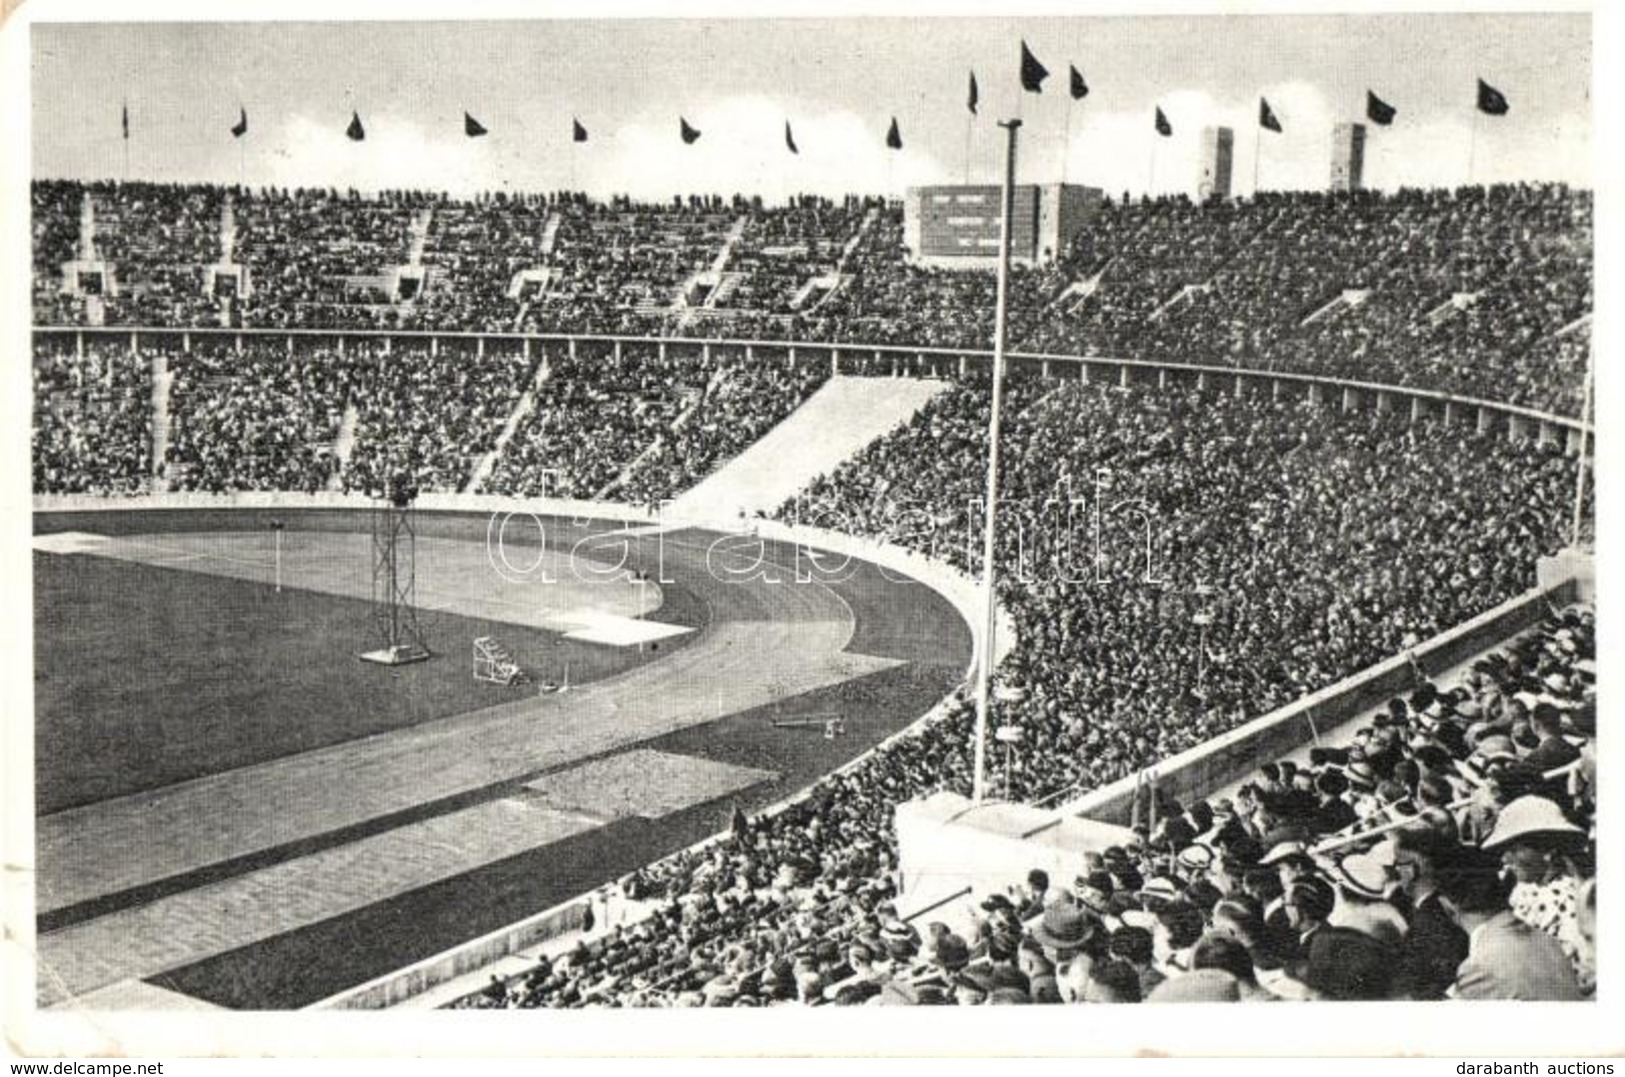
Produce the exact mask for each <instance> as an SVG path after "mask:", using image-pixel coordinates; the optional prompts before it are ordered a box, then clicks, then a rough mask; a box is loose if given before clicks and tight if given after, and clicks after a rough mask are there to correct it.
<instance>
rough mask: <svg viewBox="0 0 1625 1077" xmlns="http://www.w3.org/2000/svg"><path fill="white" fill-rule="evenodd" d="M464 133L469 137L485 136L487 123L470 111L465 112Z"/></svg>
mask: <svg viewBox="0 0 1625 1077" xmlns="http://www.w3.org/2000/svg"><path fill="white" fill-rule="evenodd" d="M463 134H465V135H467V136H468V137H469V138H483V137H484V136H485V134H486V130H485V125H484V124H483V123H481V122H480V121H479V120H476V119H475V118H474V117H473V116H470V115H469V114H468V113H466V112H465V113H463Z"/></svg>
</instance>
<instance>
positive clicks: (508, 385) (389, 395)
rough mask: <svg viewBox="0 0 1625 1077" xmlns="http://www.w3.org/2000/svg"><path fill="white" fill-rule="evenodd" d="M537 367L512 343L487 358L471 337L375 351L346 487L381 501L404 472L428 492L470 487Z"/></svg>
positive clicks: (405, 342) (357, 392) (358, 384)
mask: <svg viewBox="0 0 1625 1077" xmlns="http://www.w3.org/2000/svg"><path fill="white" fill-rule="evenodd" d="M351 361H352V363H356V362H362V360H361V359H359V358H352V360H351ZM533 367H534V364H533V363H532V361H531V360H530V359H527V358H526V357H525V356H524V354H523V352H522V351H521V350H520V348H519V347H517V346H516V345H515V344H514V343H513V342H512V341H505V342H501V343H500V344H499V345H494V346H493V347H491V348H489V349H487V350H486V351H485V352H484V353H483V354H481V353H480V352H479V351H477V349H476V348H475V346H474V344H473V342H471V341H468V340H446V341H442V342H441V343H440V346H439V348H438V350H431V349H430V347H429V345H428V342H427V341H423V340H421V339H419V338H414V339H402V340H399V341H396V342H395V346H393V347H392V348H391V351H390V353H389V354H388V355H380V354H377V353H376V352H374V353H373V354H372V355H371V356H370V357H369V358H368V359H366V360H365V362H364V372H362V373H360V374H359V376H355V377H354V378H353V382H352V384H353V392H352V396H351V399H352V402H353V404H354V407H355V409H356V440H355V445H354V448H353V450H352V452H351V454H350V458H349V461H348V463H347V464H346V466H345V469H344V473H343V478H342V482H343V485H344V487H345V488H346V489H350V490H360V491H362V492H365V493H369V494H372V495H373V496H381V494H382V491H383V490H384V489H385V488H386V486H387V484H388V482H389V480H390V479H391V478H392V477H394V476H396V475H398V474H400V473H401V472H402V471H403V470H404V471H405V472H407V473H409V474H410V475H411V476H412V477H413V481H414V482H416V483H417V485H418V487H419V488H420V489H424V490H444V491H457V490H462V489H464V488H465V487H466V485H467V484H468V482H469V481H470V479H471V477H472V475H473V470H474V468H475V466H476V465H477V464H478V463H479V461H480V460H481V459H482V458H483V457H484V456H485V455H486V454H487V453H489V452H491V450H493V449H495V448H496V445H497V437H498V435H499V433H500V432H501V430H502V427H503V425H504V424H505V423H506V422H507V421H508V417H509V416H510V415H511V414H512V413H513V410H514V407H515V405H516V404H518V402H519V398H520V396H521V395H522V394H523V393H524V392H525V390H526V389H527V388H528V387H529V382H530V377H531V372H532V370H533Z"/></svg>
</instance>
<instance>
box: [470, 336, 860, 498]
mask: <svg viewBox="0 0 1625 1077" xmlns="http://www.w3.org/2000/svg"><path fill="white" fill-rule="evenodd" d="M827 374H828V367H827V366H824V365H823V364H816V363H802V364H800V365H799V366H798V367H796V368H795V369H791V368H790V367H789V366H788V365H785V364H784V363H783V362H782V360H767V359H762V358H757V359H756V360H754V361H747V360H746V359H745V358H744V357H743V356H742V355H739V354H734V353H728V354H724V353H723V351H722V350H720V349H719V350H718V351H717V352H716V353H714V354H713V355H712V356H711V357H710V358H706V357H704V356H701V355H695V354H693V353H691V352H689V351H680V350H679V349H676V348H673V349H672V350H671V352H670V354H668V355H667V356H666V357H664V358H662V357H660V356H659V355H658V354H652V353H650V350H649V349H647V348H627V349H625V350H623V352H622V353H621V355H620V356H619V357H617V356H616V355H615V354H614V353H613V352H608V351H605V352H602V353H600V352H598V351H589V350H588V349H585V348H583V349H582V351H581V352H580V353H579V355H578V356H577V357H574V358H572V357H570V356H568V355H560V356H557V357H554V358H552V359H551V360H550V366H549V368H548V370H547V372H546V376H545V377H544V378H543V379H542V380H541V382H540V388H539V390H538V395H537V400H536V406H535V408H534V409H532V410H531V412H530V413H529V414H528V415H527V416H526V417H525V418H524V419H523V420H522V421H521V422H520V424H519V426H518V428H517V429H516V430H515V433H514V437H513V439H512V441H510V442H509V443H508V445H507V447H506V450H505V451H504V452H503V454H502V456H501V458H500V459H499V460H498V461H497V463H496V467H495V469H494V471H493V472H492V474H491V476H490V478H489V479H488V480H487V482H486V483H485V485H484V487H483V489H485V490H487V491H489V492H493V493H501V494H516V495H521V496H549V497H575V498H609V499H613V500H617V501H624V502H629V503H632V504H639V505H652V504H658V503H659V502H661V501H663V500H665V499H667V498H672V497H675V496H676V495H678V494H680V493H682V492H683V491H685V490H687V489H688V488H690V487H691V486H693V485H694V484H695V483H697V482H699V481H700V480H701V479H703V478H704V477H705V476H706V475H708V474H709V473H710V472H711V471H713V470H714V469H716V468H717V467H719V466H720V465H721V464H723V463H724V462H726V461H727V460H728V459H729V458H731V457H733V456H734V455H736V454H737V453H739V452H740V451H742V450H743V449H745V448H746V447H747V446H749V445H750V444H751V443H752V442H754V441H755V440H756V439H758V438H759V437H761V436H762V435H763V434H765V433H766V432H767V431H768V430H769V429H771V428H772V427H773V426H774V425H775V424H776V423H778V422H779V421H780V420H781V419H783V418H784V417H785V416H787V415H788V414H789V413H790V412H791V411H793V410H795V408H796V407H797V406H799V405H800V404H801V402H802V401H803V400H805V399H806V398H807V397H808V396H810V395H811V394H812V393H813V392H814V390H816V389H817V388H818V386H819V385H821V384H822V383H823V381H824V378H825V377H826V376H827Z"/></svg>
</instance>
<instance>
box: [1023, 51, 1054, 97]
mask: <svg viewBox="0 0 1625 1077" xmlns="http://www.w3.org/2000/svg"><path fill="white" fill-rule="evenodd" d="M1047 78H1049V68H1047V67H1045V66H1044V65H1043V64H1041V63H1039V62H1038V57H1036V56H1034V55H1033V50H1032V49H1029V48H1028V47H1027V42H1026V41H1023V42H1022V43H1021V88H1022V89H1023V90H1026V91H1027V92H1028V93H1043V92H1044V80H1045V79H1047Z"/></svg>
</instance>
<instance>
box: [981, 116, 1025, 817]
mask: <svg viewBox="0 0 1625 1077" xmlns="http://www.w3.org/2000/svg"><path fill="white" fill-rule="evenodd" d="M999 126H1000V127H1002V128H1004V129H1005V131H1007V132H1008V133H1009V138H1008V140H1007V141H1006V143H1005V151H1004V188H1003V191H1002V192H1001V198H1000V203H1001V206H1002V211H1001V213H1000V216H999V277H998V288H997V291H996V293H995V298H994V306H993V402H992V416H991V417H990V419H989V421H988V433H987V502H986V508H985V511H984V513H983V516H984V519H983V523H982V603H983V606H982V615H983V619H982V660H981V661H980V662H978V663H977V666H976V770H975V778H974V784H973V785H972V787H971V800H972V802H973V803H976V804H980V803H981V802H982V800H983V799H984V798H985V797H986V795H987V718H988V713H987V712H988V699H989V695H990V693H991V687H992V680H993V658H994V646H993V644H994V634H995V632H997V630H998V608H999V607H998V601H997V594H996V592H995V590H994V587H995V584H996V582H997V578H996V575H995V572H994V565H993V555H994V550H995V545H994V537H995V535H996V534H997V532H996V523H997V519H998V508H999V411H1000V408H1001V407H1002V405H1003V403H1004V346H1005V337H1006V334H1007V329H1008V325H1007V324H1006V320H1005V305H1006V302H1007V298H1008V294H1009V284H1010V219H1011V218H1012V217H1013V216H1014V215H1015V185H1016V132H1017V131H1018V130H1019V129H1020V127H1021V120H1020V119H1014V120H1003V121H1000V123H999Z"/></svg>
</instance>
